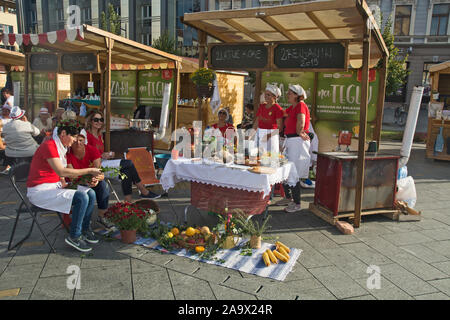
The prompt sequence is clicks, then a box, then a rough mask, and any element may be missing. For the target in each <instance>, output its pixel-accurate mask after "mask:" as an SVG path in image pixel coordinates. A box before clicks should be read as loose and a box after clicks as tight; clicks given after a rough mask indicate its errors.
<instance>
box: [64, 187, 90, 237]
mask: <svg viewBox="0 0 450 320" xmlns="http://www.w3.org/2000/svg"><path fill="white" fill-rule="evenodd" d="M95 200H96V197H95V192H94V190H92V189H89V191H88V192H84V191H77V192H75V195H74V196H73V200H72V223H71V224H70V232H69V233H70V237H71V238H72V239H77V238H78V237H79V236H80V235H81V232H82V231H87V230H89V226H90V223H91V216H92V211H93V210H94V204H95Z"/></svg>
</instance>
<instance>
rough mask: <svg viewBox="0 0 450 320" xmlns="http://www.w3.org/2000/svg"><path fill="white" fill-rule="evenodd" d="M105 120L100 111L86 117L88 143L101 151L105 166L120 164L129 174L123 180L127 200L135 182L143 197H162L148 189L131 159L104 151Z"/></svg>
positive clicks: (123, 189) (117, 165)
mask: <svg viewBox="0 0 450 320" xmlns="http://www.w3.org/2000/svg"><path fill="white" fill-rule="evenodd" d="M104 121H105V119H104V118H103V115H102V114H101V113H100V112H98V111H94V112H92V113H91V114H90V115H89V116H88V117H87V118H86V132H87V144H88V145H90V146H93V147H94V148H96V149H97V150H98V151H99V152H100V154H101V157H102V166H103V167H115V168H118V167H119V166H120V172H122V173H123V174H125V175H126V176H127V178H125V179H123V180H122V192H123V195H124V199H125V201H128V202H131V200H132V192H133V191H132V185H133V183H134V184H135V185H136V187H137V188H138V189H139V191H140V195H141V197H142V198H149V199H157V198H160V197H161V195H159V194H156V193H153V192H151V191H149V190H147V188H146V187H145V186H144V184H143V183H142V181H141V178H140V177H139V174H138V173H137V171H136V168H135V166H134V164H133V162H132V161H131V160H121V159H115V160H111V159H112V158H113V157H114V152H104V151H105V147H104V144H103V137H102V130H103V127H104Z"/></svg>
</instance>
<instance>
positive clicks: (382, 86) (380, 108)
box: [372, 55, 388, 148]
mask: <svg viewBox="0 0 450 320" xmlns="http://www.w3.org/2000/svg"><path fill="white" fill-rule="evenodd" d="M382 59H383V60H382V66H381V69H380V79H379V84H378V85H379V88H378V102H377V120H376V121H377V123H376V125H375V130H374V132H373V137H372V140H374V141H376V142H377V148H380V140H381V128H382V125H383V112H384V99H385V95H386V79H387V63H388V58H387V56H386V55H383V58H382Z"/></svg>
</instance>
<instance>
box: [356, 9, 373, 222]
mask: <svg viewBox="0 0 450 320" xmlns="http://www.w3.org/2000/svg"><path fill="white" fill-rule="evenodd" d="M370 36H371V32H370V29H369V26H368V18H367V17H365V18H364V40H363V64H362V77H361V83H362V84H361V106H360V117H359V136H358V159H357V173H356V194H355V220H354V221H353V226H354V227H355V228H359V225H360V223H361V210H362V201H363V193H364V165H365V160H366V157H365V148H366V125H367V106H368V101H367V99H368V97H369V59H370Z"/></svg>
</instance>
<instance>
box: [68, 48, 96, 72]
mask: <svg viewBox="0 0 450 320" xmlns="http://www.w3.org/2000/svg"><path fill="white" fill-rule="evenodd" d="M61 70H62V71H63V72H98V59H97V54H95V53H91V52H77V53H64V54H63V55H62V56H61Z"/></svg>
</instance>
